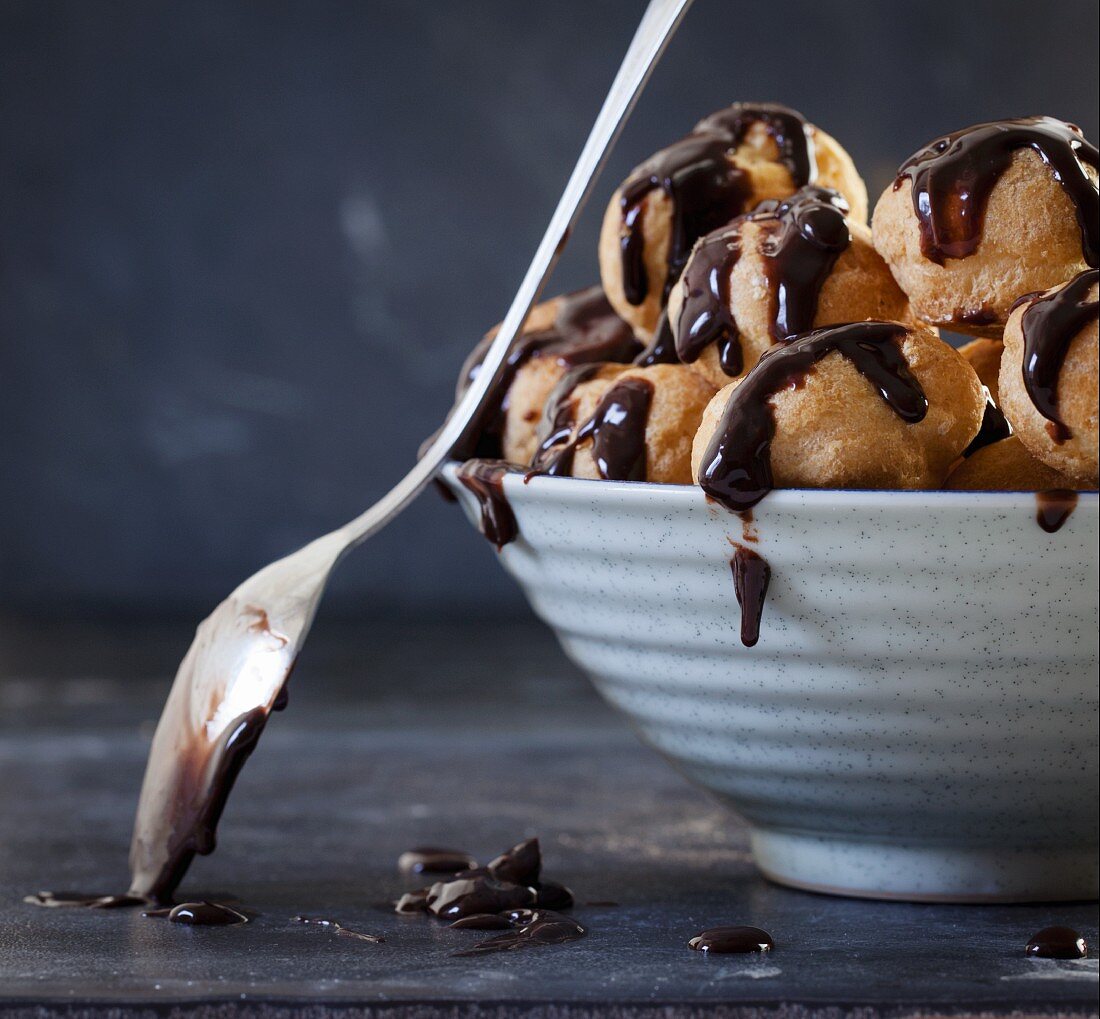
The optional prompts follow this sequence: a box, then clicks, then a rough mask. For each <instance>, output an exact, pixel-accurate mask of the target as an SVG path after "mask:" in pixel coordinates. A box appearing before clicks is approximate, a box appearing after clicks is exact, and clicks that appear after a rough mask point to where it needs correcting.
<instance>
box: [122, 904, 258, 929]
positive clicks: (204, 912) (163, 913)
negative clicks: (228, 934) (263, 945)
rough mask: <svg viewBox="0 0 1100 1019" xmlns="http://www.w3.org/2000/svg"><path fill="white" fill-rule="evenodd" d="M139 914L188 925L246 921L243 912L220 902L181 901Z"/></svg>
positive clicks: (240, 922)
mask: <svg viewBox="0 0 1100 1019" xmlns="http://www.w3.org/2000/svg"><path fill="white" fill-rule="evenodd" d="M141 915H142V916H148V917H161V918H164V919H166V920H167V921H168V922H169V923H178V924H184V925H186V926H188V927H237V926H240V925H241V924H246V923H248V917H247V916H246V915H245V914H244V913H241V912H239V911H238V910H236V909H233V908H232V906H226V905H223V904H222V903H220V902H206V901H203V902H181V903H180V904H179V905H178V906H171V907H167V908H164V909H150V910H146V911H145V912H144V913H142V914H141Z"/></svg>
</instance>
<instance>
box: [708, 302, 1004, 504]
mask: <svg viewBox="0 0 1100 1019" xmlns="http://www.w3.org/2000/svg"><path fill="white" fill-rule="evenodd" d="M985 404H986V397H985V391H984V390H983V389H982V385H981V383H980V382H979V381H978V376H977V375H976V374H975V373H974V369H973V368H971V367H970V365H969V364H968V363H967V361H966V359H965V358H964V357H962V355H961V354H959V352H958V351H956V350H954V349H953V348H951V347H950V346H948V344H946V343H944V342H943V341H942V340H941V339H939V338H938V337H937V336H935V335H934V334H933V333H932V332H931V331H930V330H927V329H926V328H924V327H917V328H908V327H906V326H904V325H902V324H901V323H897V322H857V323H850V324H847V325H839V326H831V327H828V328H825V329H818V330H815V331H814V332H811V333H806V334H804V335H802V336H799V337H796V338H795V339H794V340H792V341H790V342H789V343H786V344H782V345H780V346H776V347H772V348H771V349H770V350H768V351H767V352H766V353H765V354H764V355H763V356H762V357H761V358H760V360H759V361H758V362H757V363H756V365H755V366H754V367H753V369H752V370H751V371H750V372H749V373H748V374H747V375H745V376H744V377H743V378H741V379H739V380H735V381H734V382H731V383H730V384H729V385H727V386H726V387H725V388H724V389H722V390H720V391H719V392H718V394H717V395H716V396H715V397H714V399H713V400H711V402H710V404H709V405H708V406H707V409H706V411H705V412H704V414H703V420H702V423H701V424H700V426H699V431H698V433H697V435H696V437H695V442H694V446H693V450H692V474H693V477H694V478H695V479H696V480H697V481H698V482H699V484H700V485H701V486H702V488H703V490H704V491H705V492H706V493H707V494H708V495H709V496H711V498H713V499H715V500H717V501H718V502H721V503H723V504H724V505H726V506H727V507H729V508H730V509H733V510H738V511H744V510H748V509H751V508H752V506H753V505H755V504H756V503H757V502H759V501H760V499H762V498H763V497H764V496H765V495H766V494H767V493H768V492H769V491H770V490H771V489H772V488H896V489H919V488H939V487H940V486H941V485H942V484H943V481H944V478H945V477H946V476H947V473H948V470H949V469H950V467H951V465H952V464H953V463H954V461H955V460H956V459H957V458H958V456H959V455H960V453H962V451H963V450H964V449H965V448H966V447H967V445H968V444H969V443H970V441H971V440H972V439H973V438H974V436H975V435H976V434H977V433H978V429H979V427H980V425H981V421H982V414H983V412H984V409H985Z"/></svg>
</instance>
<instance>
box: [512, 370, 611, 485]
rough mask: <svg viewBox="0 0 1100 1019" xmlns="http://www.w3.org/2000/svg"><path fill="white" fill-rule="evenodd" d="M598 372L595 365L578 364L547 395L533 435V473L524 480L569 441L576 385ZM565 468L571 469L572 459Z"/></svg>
mask: <svg viewBox="0 0 1100 1019" xmlns="http://www.w3.org/2000/svg"><path fill="white" fill-rule="evenodd" d="M599 370H600V366H599V365H595V364H582V365H578V366H577V367H576V368H570V369H569V370H568V371H567V372H566V373H565V374H564V375H563V376H562V377H561V378H560V379H558V381H557V383H556V384H555V386H554V388H553V389H551V390H550V395H549V396H548V397H547V398H546V406H545V407H543V409H542V420H541V421H540V422H539V427H538V432H537V433H536V435H535V441H536V442H537V444H538V448H537V449H536V451H535V455H534V458H533V466H534V468H535V470H534V471H533V472H529V474H528V477H530V476H532V474H541V473H544V470H543V468H545V467H546V466H547V465H548V464H550V463H551V461H552V460H553V454H554V453H555V451H556V450H557V448H558V447H559V446H562V445H563V444H565V443H567V442H568V441H569V436H571V435H572V434H573V426H574V424H576V422H575V421H574V419H573V415H574V410H575V408H574V406H573V393H574V391H575V390H576V388H577V386H579V385H581V384H582V383H584V382H588V381H589V380H590V379H591V378H592V377H593V376H594V375H596V374H597V373H598V372H599ZM568 466H569V467H570V468H571V467H572V460H570V462H569V465H568ZM545 473H551V472H549V471H546V472H545Z"/></svg>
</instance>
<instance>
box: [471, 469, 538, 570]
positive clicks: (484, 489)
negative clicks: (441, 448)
mask: <svg viewBox="0 0 1100 1019" xmlns="http://www.w3.org/2000/svg"><path fill="white" fill-rule="evenodd" d="M523 473H524V470H523V468H522V467H517V466H516V465H515V464H510V463H507V462H505V461H504V460H467V461H466V462H465V463H464V464H463V465H462V466H461V467H459V469H458V480H459V481H460V482H462V484H463V485H464V486H465V487H466V488H467V489H468V490H469V491H471V492H473V494H474V496H475V497H476V499H477V502H478V507H479V508H480V510H481V519H480V522H479V524H478V527H479V529H480V531H481V533H482V534H483V535H485V537H486V538H488V539H489V540H490V541H491V542H492V543H493V544H494V545H496V547H497V551H500V549H502V548H504V546H505V545H507V544H508V543H509V542H512V541H515V540H516V538H517V537H518V536H519V525H518V524H517V523H516V515H515V514H514V513H513V512H512V507H511V505H509V503H508V498H507V496H505V494H504V476H505V475H506V474H523Z"/></svg>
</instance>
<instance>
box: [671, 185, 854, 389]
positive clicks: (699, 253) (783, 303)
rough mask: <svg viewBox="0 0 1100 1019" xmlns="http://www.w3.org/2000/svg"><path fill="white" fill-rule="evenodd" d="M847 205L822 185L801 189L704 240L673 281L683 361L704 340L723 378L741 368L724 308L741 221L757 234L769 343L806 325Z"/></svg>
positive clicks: (839, 241) (839, 246) (839, 245)
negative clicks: (679, 291)
mask: <svg viewBox="0 0 1100 1019" xmlns="http://www.w3.org/2000/svg"><path fill="white" fill-rule="evenodd" d="M848 211H849V209H848V203H847V202H846V201H845V200H844V198H843V197H841V195H840V194H838V193H837V192H836V191H832V190H830V189H828V188H819V187H804V188H802V189H800V190H799V191H797V192H795V194H793V195H791V197H790V198H786V199H784V200H783V201H781V202H776V201H769V202H762V203H761V204H760V205H759V206H757V208H756V210H755V211H754V212H752V213H750V214H749V215H747V216H740V217H738V218H737V219H735V220H734V221H733V222H732V223H730V224H729V225H728V226H725V227H722V228H721V229H719V230H716V231H714V232H713V233H711V234H708V235H707V236H706V237H704V238H703V239H702V240H701V241H700V242H699V244H698V245H697V246H696V248H695V250H694V252H693V253H692V256H691V259H690V260H689V262H688V264H687V267H686V268H685V270H684V274H683V276H682V278H681V286H682V287H683V291H684V304H683V308H682V310H681V312H680V315H679V317H678V318H677V321H676V325H675V329H674V333H675V337H676V353H677V355H678V357H679V358H680V360H681V361H683V362H684V363H685V364H691V363H692V362H694V361H696V360H698V358H699V356H700V354H702V352H703V350H704V349H706V348H707V347H709V346H711V345H712V344H714V345H717V347H718V360H719V363H720V364H721V365H722V370H723V371H724V372H725V373H726V374H727V375H730V376H737V375H740V374H741V372H742V370H743V368H744V358H743V355H742V351H741V342H740V330H739V329H738V327H737V321H736V319H735V318H734V315H733V311H732V310H731V308H730V274H731V273H732V272H733V269H734V266H735V265H736V264H737V261H738V259H739V258H740V256H741V251H742V234H743V230H744V227H745V224H746V223H755V224H759V225H760V226H761V228H762V231H763V236H762V237H761V240H760V243H759V245H758V251H759V253H760V255H761V257H762V258H763V260H764V266H765V273H766V275H767V278H768V283H769V291H770V294H771V309H770V315H769V318H770V321H769V325H768V328H769V332H770V333H771V337H772V339H773V341H775V342H779V341H783V340H787V339H789V338H790V337H791V336H794V335H796V334H798V333H803V332H806V331H807V330H809V329H812V328H813V324H814V318H815V317H816V315H817V301H818V296H819V295H820V293H821V287H822V285H823V284H824V283H825V280H826V279H827V278H828V276H829V273H830V272H832V270H833V266H834V265H835V264H836V260H837V259H838V258H839V257H840V255H841V254H842V253H843V252H844V250H845V249H846V248H847V247H848V245H849V244H850V243H851V240H852V238H851V233H850V232H849V230H848V223H847V221H846V220H845V216H847V214H848Z"/></svg>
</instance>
